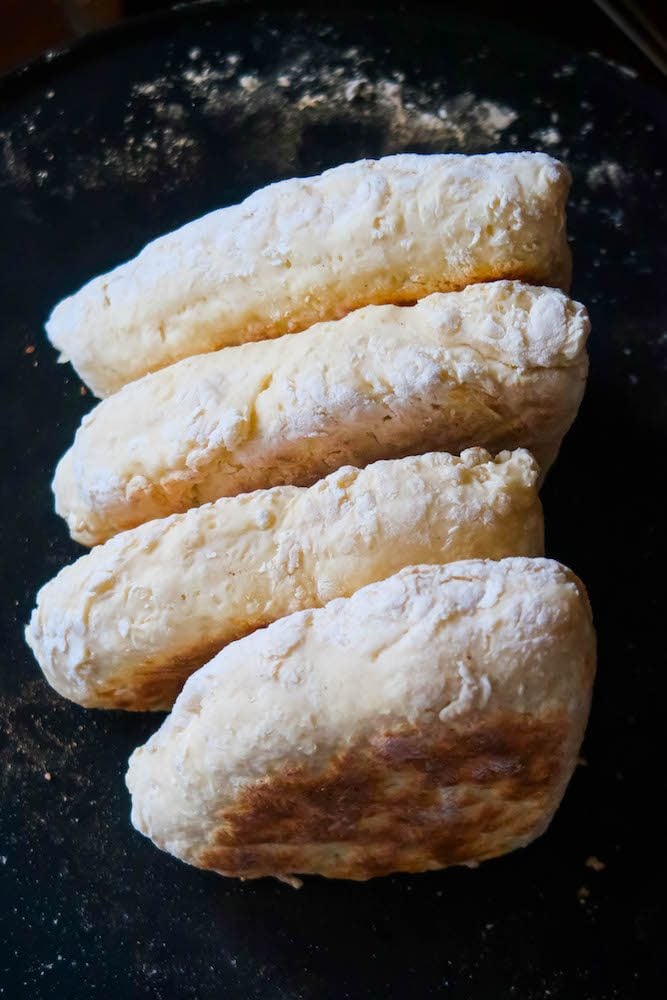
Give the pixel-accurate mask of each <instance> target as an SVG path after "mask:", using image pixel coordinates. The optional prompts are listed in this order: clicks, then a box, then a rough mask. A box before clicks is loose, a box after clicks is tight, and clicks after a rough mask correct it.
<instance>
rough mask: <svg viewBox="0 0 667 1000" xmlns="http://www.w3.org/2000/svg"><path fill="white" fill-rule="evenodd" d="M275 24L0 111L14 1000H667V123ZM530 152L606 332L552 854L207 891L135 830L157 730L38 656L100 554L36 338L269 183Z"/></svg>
mask: <svg viewBox="0 0 667 1000" xmlns="http://www.w3.org/2000/svg"><path fill="white" fill-rule="evenodd" d="M272 11H273V12H272V13H270V14H266V15H264V14H261V13H260V12H259V11H258V9H249V8H248V7H244V8H243V9H239V10H235V9H234V8H231V9H230V8H226V9H224V10H222V9H220V8H217V7H214V6H208V5H204V6H200V7H197V8H190V9H188V10H183V11H180V12H179V11H177V12H174V13H172V14H169V15H163V16H161V17H159V18H157V19H156V20H153V21H151V22H132V23H131V24H129V25H127V26H126V27H124V28H121V29H119V30H117V31H114V32H112V33H110V34H109V35H107V36H103V37H100V38H98V39H93V40H92V41H89V42H87V43H85V44H84V45H83V46H81V47H79V48H77V49H75V50H74V51H73V52H72V53H71V54H69V55H65V56H63V57H60V58H56V59H52V60H50V61H49V60H45V61H43V62H42V63H41V64H38V65H36V66H34V67H33V68H32V69H31V70H29V71H28V72H27V73H25V74H22V75H19V76H17V77H14V78H11V79H9V80H7V81H6V82H5V84H4V85H2V84H0V219H1V220H2V222H1V226H2V254H3V259H2V268H1V271H0V275H1V276H0V281H1V282H2V299H1V301H2V303H3V337H4V365H3V369H2V373H1V374H0V379H1V380H2V424H3V452H4V469H3V475H2V478H1V481H0V489H1V490H2V503H3V508H2V517H1V518H0V531H1V532H2V538H1V539H0V552H1V553H2V559H3V589H2V596H3V602H4V607H3V611H4V614H3V623H2V625H3V629H4V636H3V638H4V642H3V650H4V662H3V668H2V672H1V677H0V689H1V694H0V782H1V788H2V796H3V801H2V806H1V809H0V884H1V885H2V889H1V901H0V909H1V910H2V930H1V932H0V989H1V990H2V992H1V993H0V996H5V997H8V998H12V1000H14V998H17V1000H18V998H28V997H29V998H31V1000H39V998H42V997H44V998H46V997H63V998H68V1000H78V998H83V997H86V998H87V997H91V996H99V997H113V996H122V997H128V998H135V997H136V998H144V997H146V998H148V997H150V998H156V1000H171V998H173V997H179V998H180V997H191V998H196V1000H205V998H209V997H230V998H239V1000H248V998H255V997H256V998H289V1000H297V998H303V1000H306V998H309V1000H310V998H313V1000H314V998H317V1000H328V998H331V1000H344V998H348V997H349V998H354V1000H356V998H373V1000H375V998H378V997H392V998H393V997H396V998H404V997H405V998H407V997H419V998H421V997H435V996H448V997H455V998H466V1000H468V998H470V1000H477V998H483V1000H490V998H497V997H498V998H499V997H501V996H502V997H505V996H508V997H517V998H522V1000H532V998H536V1000H537V998H540V1000H541V998H544V997H551V998H557V997H563V998H568V997H577V998H579V997H581V998H591V1000H606V998H615V997H618V998H621V1000H629V998H634V997H637V998H640V997H641V998H652V997H658V996H662V995H663V991H664V982H665V971H667V969H666V963H665V959H664V944H663V936H664V921H665V903H664V894H665V879H664V875H665V867H664V860H663V859H664V839H665V832H666V831H665V823H664V818H663V813H664V809H663V806H664V802H663V800H664V797H665V777H664V775H665V767H664V763H663V759H664V744H663V739H662V737H663V728H664V702H665V695H666V693H667V692H666V688H667V682H666V675H665V666H666V664H665V647H664V644H663V620H662V619H663V610H662V603H663V600H664V584H663V579H664V576H663V573H664V565H665V563H664V561H663V559H664V550H663V551H661V550H662V549H663V531H662V528H663V522H664V512H665V501H664V493H663V489H662V486H661V483H662V481H663V476H662V466H663V463H664V459H665V436H666V431H667V409H666V406H667V404H666V397H667V393H666V392H665V380H666V378H667V308H666V307H665V305H664V288H663V285H664V283H665V274H667V267H666V265H667V241H666V239H665V233H666V222H667V208H666V206H665V193H666V191H665V178H664V176H663V173H662V170H663V166H664V165H665V163H666V153H667V113H666V111H665V106H664V98H663V97H662V96H661V95H659V94H658V93H657V92H653V91H651V90H648V89H646V88H644V87H643V86H642V85H641V84H640V83H639V82H638V81H637V80H635V79H633V78H632V77H630V76H629V75H628V74H627V72H626V71H624V69H623V68H622V67H617V66H613V65H609V64H607V63H605V62H604V61H602V60H600V59H599V58H595V57H591V56H587V55H574V54H572V53H568V52H564V51H562V50H559V49H556V48H554V47H552V46H551V45H549V44H548V43H547V42H545V41H543V40H541V39H535V38H532V37H530V36H528V35H525V36H524V35H520V34H515V33H514V32H512V31H510V30H509V29H507V27H506V26H505V27H503V26H500V25H491V26H489V24H488V23H485V22H480V21H477V20H474V21H468V20H466V19H465V18H464V17H461V18H459V19H458V20H457V21H456V23H452V21H451V20H449V19H448V20H445V19H443V20H442V21H439V20H438V19H437V18H436V19H434V18H433V16H432V14H431V15H427V16H422V15H420V14H419V13H418V12H417V11H416V10H411V13H410V16H407V15H406V14H405V13H397V14H395V15H393V14H392V15H388V14H383V15H379V14H375V15H372V16H371V15H364V14H354V13H352V12H350V11H346V10H344V9H343V7H341V6H340V5H337V8H336V11H337V12H336V11H334V12H330V13H329V14H327V15H326V16H322V17H319V16H316V15H315V14H312V13H311V14H310V15H309V16H308V17H307V18H300V17H298V16H296V15H294V14H292V13H290V12H289V9H288V8H284V9H283V10H282V11H278V10H277V9H276V8H275V7H274V8H272ZM230 55H231V56H232V58H231V59H230V58H229V56H230ZM236 55H238V56H239V59H238V60H236V59H235V58H234V57H235V56H236ZM337 67H338V68H340V72H339V73H338V76H336V68H337ZM402 75H403V77H404V78H402ZM279 76H280V77H284V78H285V79H284V80H283V85H282V86H281V85H278V86H276V85H275V80H276V78H277V77H279ZM285 80H288V81H289V82H288V83H285ZM360 80H361V81H362V82H361V83H359V82H356V83H355V82H354V81H360ZM336 81H338V82H336ZM364 81H365V82H364ZM272 95H273V96H272ZM276 95H278V96H276ZM466 95H469V96H466ZM481 102H488V103H487V104H484V103H481ZM410 104H413V105H415V107H410V106H409V105H410ZM442 108H444V109H445V111H446V114H445V113H444V112H442V111H441V112H440V116H438V110H439V109H442ZM420 114H421V116H422V117H419V116H420ZM512 114H514V115H515V116H516V117H515V118H514V120H512ZM438 122H440V124H438ZM494 123H495V124H494ZM517 148H544V149H546V150H547V151H548V152H552V153H554V154H555V155H559V156H562V157H564V158H565V159H566V160H567V162H568V163H569V165H570V167H571V168H572V171H573V174H574V180H575V183H574V189H573V195H572V207H571V211H570V229H571V233H572V238H573V249H574V253H575V284H574V294H575V296H576V297H578V298H580V299H581V300H583V301H584V302H585V303H587V305H588V306H589V308H590V312H591V316H592V320H593V326H594V332H593V335H592V340H591V345H590V346H591V366H592V370H591V378H590V383H589V387H588V391H587V395H586V399H585V402H584V405H583V407H582V411H581V414H580V418H579V421H578V423H577V424H576V427H575V429H574V430H573V431H572V432H571V434H570V435H569V437H568V439H567V442H566V445H565V447H564V448H563V452H562V455H561V457H560V459H559V462H558V464H557V466H556V467H555V469H554V471H553V473H552V474H551V476H550V478H549V480H548V483H547V486H546V488H545V491H544V502H545V510H546V516H547V531H548V550H549V554H550V555H552V556H555V557H557V558H560V559H562V560H563V561H565V562H566V563H568V564H569V565H571V566H572V567H573V568H574V569H575V570H576V571H577V572H578V573H579V574H580V575H581V576H582V578H583V579H584V580H585V582H586V583H587V585H588V587H589V589H590V594H591V599H592V602H593V607H594V610H595V614H596V620H597V625H598V630H599V638H600V647H599V651H600V662H599V674H598V681H597V685H596V691H595V702H594V708H593V715H592V719H591V724H590V727H589V732H588V736H587V739H586V744H585V747H584V750H583V755H584V757H585V761H586V764H585V766H584V765H583V764H582V766H581V767H579V768H578V769H577V773H576V774H575V776H574V779H573V781H572V783H571V786H570V788H569V790H568V792H567V795H566V798H565V801H564V803H563V806H562V808H561V809H560V811H559V813H558V815H557V817H556V819H555V821H554V823H553V824H552V826H551V828H550V829H549V831H548V832H547V834H546V835H545V836H544V837H542V839H541V840H539V841H538V842H537V843H536V844H534V845H533V846H531V847H530V848H528V849H526V850H524V851H521V852H518V853H516V854H514V855H512V856H510V857H506V858H503V859H500V860H498V861H494V862H489V863H487V864H485V865H483V866H482V867H481V868H479V869H478V870H476V871H468V870H452V871H446V872H442V873H436V874H429V875H424V876H419V877H407V876H398V877H394V878H390V879H385V880H379V881H378V880H376V881H374V882H370V883H368V884H345V883H335V882H334V883H328V882H326V881H323V880H318V879H312V878H311V879H307V880H306V882H305V884H304V887H303V888H302V889H301V890H300V891H298V892H295V891H294V890H292V889H290V888H288V887H286V886H284V885H280V884H278V883H275V882H271V881H267V880H264V881H261V882H257V883H247V884H237V883H234V882H229V881H227V880H223V879H221V878H219V877H217V876H215V875H213V874H209V873H204V872H199V871H196V870H194V869H189V868H186V867H185V866H184V865H182V864H180V863H179V862H177V861H175V860H173V859H171V858H169V857H168V856H166V855H163V854H160V853H159V852H158V851H157V850H156V849H155V848H153V847H152V846H151V845H150V844H149V842H148V841H146V840H144V839H143V838H142V837H140V836H139V835H138V834H136V833H135V832H133V830H132V829H131V827H130V825H129V821H128V810H129V803H128V796H127V793H126V791H125V788H124V782H123V775H124V771H125V765H126V759H127V756H128V755H129V753H130V752H131V750H132V749H133V748H134V747H135V746H136V745H137V744H139V743H141V742H143V741H144V740H145V739H146V737H147V736H148V735H149V734H150V733H151V732H152V731H153V730H154V729H155V728H156V727H157V725H158V723H159V717H157V716H150V715H146V716H136V715H135V716H131V715H123V714H121V713H117V714H115V713H101V712H85V711H83V710H81V709H78V708H77V707H75V706H71V705H70V704H68V703H67V702H65V701H63V700H62V699H60V698H58V696H56V695H55V694H53V693H52V692H51V691H50V689H49V688H48V687H47V685H46V683H45V682H44V681H43V680H42V679H41V676H40V674H39V671H38V669H37V667H36V665H35V664H34V663H33V661H32V659H31V657H30V654H29V652H28V650H27V648H26V647H25V646H24V644H23V640H22V635H21V630H22V625H23V623H25V622H26V620H27V618H28V616H29V613H30V609H31V607H32V603H33V599H34V594H35V591H36V589H37V587H38V586H39V585H41V583H43V582H44V581H45V580H46V579H47V578H48V577H50V576H51V575H52V574H54V573H55V572H56V571H57V570H58V569H59V568H60V567H61V566H63V565H64V564H65V563H66V562H68V561H70V560H71V559H73V558H74V557H75V556H76V555H78V554H79V552H80V551H81V550H79V549H78V547H77V546H75V545H74V544H73V543H72V542H70V541H69V539H68V538H67V537H66V532H65V530H64V527H63V525H62V524H61V523H60V521H59V520H58V519H57V518H56V516H55V515H54V514H53V513H52V503H51V495H50V492H49V480H50V475H51V472H52V470H53V467H54V465H55V462H56V460H57V458H58V457H59V455H60V454H61V452H62V451H63V450H64V449H65V448H66V447H67V446H68V444H69V442H70V440H71V437H72V434H73V432H74V429H75V428H76V426H77V424H78V421H79V419H80V417H81V415H82V414H83V413H84V412H85V411H86V410H87V409H88V408H89V407H90V406H91V403H92V399H91V397H90V395H82V392H81V386H80V383H79V382H78V380H77V378H76V377H75V375H74V374H73V372H72V371H71V370H70V369H69V367H60V366H57V364H56V360H55V354H54V352H53V351H52V350H51V348H50V347H49V346H48V344H47V342H46V340H45V337H44V335H43V333H42V331H41V324H42V322H43V320H44V318H45V316H46V314H47V312H48V310H49V308H50V307H51V306H52V305H53V304H54V303H55V302H56V301H57V300H58V299H59V298H60V297H61V296H63V295H64V294H66V293H69V292H70V291H72V290H74V289H75V288H76V287H78V286H79V285H80V284H81V283H82V282H83V281H84V280H86V279H87V278H88V277H90V276H91V275H92V274H94V273H97V272H99V271H100V270H103V269H106V268H108V267H110V266H112V265H114V264H116V263H118V262H120V261H121V260H123V259H125V258H126V257H128V256H129V255H130V254H132V253H134V252H135V251H136V250H137V249H138V248H139V247H140V246H141V245H142V244H143V243H145V242H146V240H148V239H150V238H152V237H153V236H155V235H157V234H158V233H160V232H162V231H164V230H166V229H170V228H172V227H174V226H175V225H177V224H179V223H181V222H184V221H186V220H187V219H189V218H191V217H193V216H196V215H198V214H199V213H201V212H203V211H206V210H208V209H210V208H212V207H214V206H218V205H221V204H225V203H231V202H235V201H237V200H238V199H239V198H241V197H242V196H244V195H245V194H247V193H248V192H250V191H251V190H253V189H254V188H255V187H257V186H258V185H261V184H264V183H266V182H268V181H271V180H274V179H277V178H280V177H284V176H289V175H292V174H295V173H297V174H305V173H309V172H316V171H319V170H321V169H322V168H324V167H327V166H330V165H333V164H335V163H338V162H341V161H343V160H347V159H352V158H356V157H359V156H363V155H371V156H373V155H377V154H381V153H385V152H389V151H392V150H399V149H413V150H418V151H431V150H463V151H483V150H489V149H499V150H504V149H517ZM591 858H592V859H593V861H591V860H590V859H591ZM596 859H597V860H599V861H600V862H602V863H603V864H604V868H603V869H602V870H595V868H596V867H598V866H597V864H596ZM587 861H588V864H587ZM591 865H593V866H594V867H591Z"/></svg>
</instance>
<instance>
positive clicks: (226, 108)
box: [0, 46, 518, 198]
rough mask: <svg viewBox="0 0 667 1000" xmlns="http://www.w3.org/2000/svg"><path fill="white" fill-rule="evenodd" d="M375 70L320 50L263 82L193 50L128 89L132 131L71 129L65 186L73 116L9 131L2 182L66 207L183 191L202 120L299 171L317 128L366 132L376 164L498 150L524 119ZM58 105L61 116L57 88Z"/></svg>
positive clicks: (356, 55) (53, 102) (362, 59)
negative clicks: (144, 187)
mask: <svg viewBox="0 0 667 1000" xmlns="http://www.w3.org/2000/svg"><path fill="white" fill-rule="evenodd" d="M327 53H328V55H327ZM369 65H370V60H369V59H368V58H367V56H366V54H365V53H364V52H363V51H361V50H360V49H358V48H350V49H347V50H346V51H345V52H343V53H342V54H341V53H340V52H339V51H336V50H334V49H325V50H323V49H322V47H321V46H320V48H319V49H317V51H316V50H313V51H312V52H301V53H299V55H298V56H297V57H296V58H293V59H287V58H286V59H285V60H284V62H283V63H282V64H278V65H277V67H276V68H274V69H273V70H272V71H270V72H267V73H266V74H264V75H263V74H261V73H260V72H258V71H257V70H255V69H251V68H249V67H248V66H246V65H245V64H244V59H243V57H242V56H241V55H240V54H239V53H235V52H231V53H229V52H228V53H214V54H211V55H208V56H207V57H206V58H204V57H203V56H202V51H201V49H200V48H199V47H193V48H191V49H190V50H189V52H188V53H187V58H186V59H184V60H183V61H181V62H180V63H178V62H174V65H173V67H169V66H165V71H164V72H163V73H162V74H161V75H159V76H156V77H155V78H153V79H147V80H140V81H138V82H135V83H134V84H132V85H131V86H130V90H129V93H128V99H127V102H126V106H125V108H124V110H123V117H122V126H120V125H119V127H118V128H117V129H115V130H112V129H110V130H109V132H108V134H107V136H106V137H104V136H103V137H101V138H100V139H98V141H97V143H96V145H95V147H93V148H92V149H90V150H86V148H85V143H83V142H79V141H78V140H77V137H80V138H83V136H80V132H79V131H77V129H74V130H72V132H71V133H70V139H71V140H72V141H71V147H72V150H71V154H70V158H69V160H68V170H67V175H68V179H67V182H66V183H63V180H62V168H61V170H59V171H56V170H55V169H54V160H55V159H56V155H57V154H56V151H60V152H62V142H63V133H64V131H65V129H66V125H65V123H64V120H63V118H60V119H58V118H56V122H55V124H54V122H53V119H52V118H50V119H49V124H48V126H45V125H44V124H43V121H42V113H43V111H44V109H43V108H41V107H40V108H37V109H36V110H35V112H34V113H33V116H32V118H31V119H29V120H26V121H22V122H20V123H18V124H17V126H16V127H15V128H13V129H12V130H11V131H2V132H0V184H2V183H3V182H4V183H7V182H10V183H13V184H14V185H16V187H17V188H18V189H19V190H26V189H33V188H39V187H44V186H48V187H49V191H50V193H53V194H56V195H61V196H65V197H67V198H71V197H74V196H75V194H76V192H77V191H78V190H98V189H101V188H103V187H104V185H105V184H106V183H108V182H113V181H117V180H119V179H121V180H123V181H125V182H127V183H128V184H129V183H133V182H137V183H141V182H146V181H147V180H149V179H151V178H153V177H156V176H159V177H160V186H161V188H162V189H169V188H173V187H176V186H178V185H179V184H181V183H183V182H184V181H186V180H187V179H188V178H189V177H191V176H192V172H193V170H194V169H195V168H196V167H197V165H198V164H199V163H200V162H201V160H202V158H203V157H204V156H205V152H206V150H205V147H204V145H203V144H202V141H201V138H200V134H199V127H200V124H201V120H202V118H204V119H212V120H216V123H217V124H219V125H221V126H222V127H223V128H231V129H237V130H238V129H241V130H242V133H243V145H244V154H245V155H246V156H249V157H252V156H254V157H258V158H259V159H260V160H261V159H266V158H267V157H270V158H271V162H272V163H273V164H275V166H276V167H277V168H278V169H279V170H283V171H284V172H290V171H291V170H293V169H295V167H296V165H297V164H298V162H299V152H300V150H301V148H302V145H303V143H304V141H307V140H308V136H309V134H312V130H313V129H315V130H317V129H318V128H328V127H330V126H333V128H334V129H337V130H341V129H342V130H343V131H344V130H345V129H346V128H347V126H348V125H351V126H352V127H353V129H354V132H355V135H357V136H359V144H360V145H361V146H363V145H364V144H365V139H364V136H365V134H366V132H367V133H368V137H369V140H368V146H369V148H368V155H372V156H381V155H385V154H387V153H391V152H398V151H400V150H405V149H412V150H415V151H419V152H436V151H454V152H457V151H458V152H463V151H465V152H468V151H470V152H472V151H486V150H490V149H494V148H496V147H497V145H498V144H499V142H500V141H501V140H502V139H503V136H504V133H506V130H507V129H508V128H509V127H510V126H511V125H512V124H513V123H514V122H515V121H516V120H517V117H518V116H517V113H516V112H515V111H514V110H513V109H512V108H510V107H508V106H507V105H505V104H500V103H497V102H495V101H492V100H489V99H486V98H485V97H483V96H479V95H477V94H475V93H473V92H472V91H463V92H461V93H458V94H451V93H446V92H445V88H444V85H442V84H440V83H438V82H437V81H436V82H431V83H429V84H424V85H417V84H414V83H408V82H407V81H406V79H405V77H404V76H403V74H401V73H399V72H397V71H396V72H389V73H387V74H385V75H377V74H373V73H372V72H371V71H370V70H369V68H368V67H369ZM48 98H49V104H50V106H51V108H53V107H56V106H57V93H56V92H55V91H54V90H53V89H50V90H49V91H48ZM364 130H366V132H365V131H364ZM336 134H338V133H336ZM508 141H510V140H508V138H507V137H505V144H507V142H508ZM51 143H52V144H53V148H51V145H50V144H51ZM510 144H512V143H511V141H510ZM79 147H80V148H79ZM84 150H85V151H84ZM3 175H4V176H3Z"/></svg>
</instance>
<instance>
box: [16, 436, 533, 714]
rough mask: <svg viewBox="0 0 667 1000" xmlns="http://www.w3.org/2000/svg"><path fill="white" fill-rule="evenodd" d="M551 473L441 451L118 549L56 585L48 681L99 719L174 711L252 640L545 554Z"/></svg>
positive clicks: (39, 615)
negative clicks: (320, 614) (112, 711)
mask: <svg viewBox="0 0 667 1000" xmlns="http://www.w3.org/2000/svg"><path fill="white" fill-rule="evenodd" d="M542 546H543V530H542V512H541V507H540V502H539V499H538V496H537V466H536V463H535V462H534V460H533V459H532V457H531V456H530V455H529V454H528V452H526V451H516V452H514V453H513V454H509V453H507V452H504V453H502V454H501V455H500V456H498V457H497V458H496V459H491V457H490V456H489V454H488V452H485V451H482V450H481V449H479V448H475V449H471V450H470V451H466V452H464V454H463V455H462V456H461V458H455V457H453V456H451V455H447V454H442V453H436V454H428V455H423V456H418V457H414V458H404V459H398V460H396V461H389V462H377V463H376V464H374V465H370V466H369V467H368V468H366V469H363V470H361V471H360V470H358V469H353V468H350V467H349V466H347V467H344V468H342V469H339V470H338V471H337V472H335V473H332V475H330V476H329V477H328V478H327V479H324V480H322V481H320V482H318V483H316V484H315V485H314V486H311V487H310V488H309V489H306V488H305V487H297V486H277V487H275V488H274V489H272V490H259V491H258V492H256V493H249V494H245V495H243V496H240V497H230V498H225V499H222V500H218V501H217V503H215V504H206V505H204V506H202V507H198V508H195V509H193V510H190V511H188V512H187V514H176V515H173V516H172V517H170V518H166V519H164V520H159V521H151V522H150V523H149V524H144V525H141V526H140V527H138V528H133V529H132V530H130V531H127V532H124V533H123V534H121V535H117V536H116V537H115V538H113V539H111V540H110V541H108V542H107V543H106V544H105V545H102V546H98V547H97V548H95V549H94V550H93V551H92V552H91V553H89V554H88V555H85V556H82V557H81V559H79V560H78V561H77V562H76V563H74V564H73V565H72V566H68V567H66V568H65V569H63V570H62V571H61V572H60V573H59V574H58V576H57V577H56V578H55V579H54V580H52V581H51V582H50V583H47V584H46V585H45V586H44V587H43V588H42V590H41V591H40V593H39V595H38V598H37V607H36V609H35V611H34V612H33V615H32V618H31V621H30V625H29V627H28V629H27V630H26V637H27V640H28V643H29V644H30V646H31V648H32V650H33V652H34V653H35V656H36V657H37V660H38V662H39V664H40V666H41V667H42V669H43V670H44V672H45V674H46V676H47V678H48V680H49V681H50V683H51V684H52V685H53V686H54V687H55V688H56V689H57V690H58V691H60V693H61V694H63V695H65V696H66V697H68V698H71V699H73V700H74V701H77V702H79V704H82V705H86V706H93V707H97V708H129V709H147V708H169V707H170V706H171V705H172V703H173V701H174V698H175V697H176V695H177V694H178V692H179V691H180V689H181V687H182V686H183V683H184V681H185V679H186V678H187V677H188V676H189V674H191V673H192V672H193V671H194V670H196V669H197V668H198V667H200V666H201V665H202V664H203V663H206V661H207V660H208V659H210V657H211V656H213V654H214V653H217V652H218V651H219V650H220V649H221V648H222V647H223V646H224V645H226V644H227V643H229V642H231V641H232V640H234V639H238V638H239V637H240V636H242V635H245V634H246V633H248V632H251V631H252V630H253V629H256V628H260V627H261V626H263V625H267V624H268V623H269V622H272V621H275V619H277V618H281V617H283V616H284V615H288V614H291V613H292V612H294V611H299V610H302V609H305V608H313V607H320V606H321V605H322V604H325V603H326V602H327V601H329V600H331V599H332V598H334V597H341V596H349V595H350V594H352V593H354V591H355V590H358V589H359V588H360V587H363V586H365V585H366V584H368V583H371V582H373V581H375V580H381V579H383V578H384V577H386V576H390V575H391V574H392V573H395V572H396V571H397V570H399V569H402V568H403V567H404V566H408V565H410V564H412V563H420V562H421V563H431V562H432V563H441V562H448V561H451V560H456V559H464V558H471V557H476V556H477V557H490V558H495V559H499V558H502V557H503V556H506V555H541V554H542V551H543V548H542Z"/></svg>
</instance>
